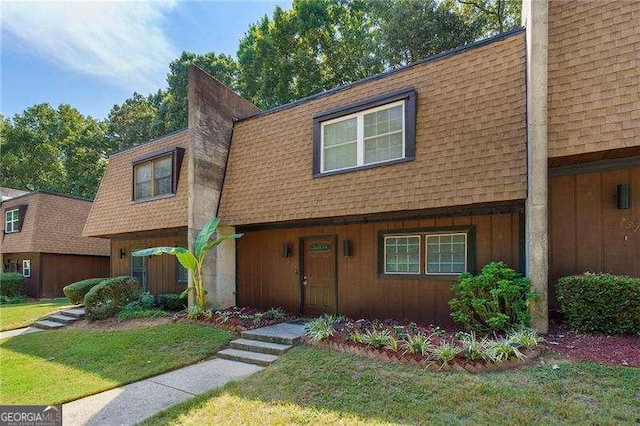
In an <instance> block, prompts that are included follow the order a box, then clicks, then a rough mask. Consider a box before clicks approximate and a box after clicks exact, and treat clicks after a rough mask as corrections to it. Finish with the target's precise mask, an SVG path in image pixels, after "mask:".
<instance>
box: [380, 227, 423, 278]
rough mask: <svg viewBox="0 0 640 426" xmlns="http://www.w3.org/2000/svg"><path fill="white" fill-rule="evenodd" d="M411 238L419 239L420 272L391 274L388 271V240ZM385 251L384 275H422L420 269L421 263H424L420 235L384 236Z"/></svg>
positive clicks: (419, 269)
mask: <svg viewBox="0 0 640 426" xmlns="http://www.w3.org/2000/svg"><path fill="white" fill-rule="evenodd" d="M411 237H417V238H418V270H417V271H416V272H389V271H387V239H389V238H411ZM382 249H383V250H384V269H383V271H384V273H385V274H386V275H420V274H421V272H422V271H421V268H420V262H421V261H422V243H421V237H420V234H396V235H385V236H384V247H383V248H382Z"/></svg>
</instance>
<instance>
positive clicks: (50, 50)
mask: <svg viewBox="0 0 640 426" xmlns="http://www.w3.org/2000/svg"><path fill="white" fill-rule="evenodd" d="M1 7H2V10H1V13H0V17H1V20H0V22H1V24H2V31H3V32H6V33H5V34H4V37H3V38H4V40H3V43H6V42H7V39H11V38H14V42H15V41H17V42H18V43H19V44H20V46H21V47H22V48H23V49H28V50H30V53H32V54H35V55H40V56H43V57H45V58H46V59H48V60H50V61H52V62H55V63H56V64H58V65H59V66H62V67H64V68H66V69H69V70H70V71H75V72H80V73H84V74H89V75H94V76H97V77H100V78H104V79H106V80H108V81H109V82H112V83H115V84H118V85H120V86H122V87H124V88H126V89H129V90H132V91H133V90H136V91H138V92H142V93H148V92H151V91H154V90H156V89H158V88H160V87H163V86H165V85H166V84H165V81H164V80H165V76H166V73H167V71H168V65H169V62H170V61H171V60H173V59H175V58H176V57H177V56H178V53H177V52H176V50H175V49H174V48H173V46H172V45H171V42H170V40H168V38H167V37H166V36H165V34H164V33H163V28H162V24H163V19H164V16H165V14H166V13H168V12H169V11H171V10H172V9H173V8H174V7H175V2H174V1H171V2H169V1H158V2H148V1H137V2H108V1H100V2H91V3H89V2H72V1H66V2H47V1H36V2H6V1H2V5H1ZM8 34H10V35H11V36H12V37H6V36H7V35H8ZM5 47H6V46H5Z"/></svg>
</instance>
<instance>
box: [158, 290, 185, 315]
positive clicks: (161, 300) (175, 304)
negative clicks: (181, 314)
mask: <svg viewBox="0 0 640 426" xmlns="http://www.w3.org/2000/svg"><path fill="white" fill-rule="evenodd" d="M158 305H160V309H164V310H165V311H181V310H183V309H184V308H186V307H187V295H184V296H182V295H180V294H173V293H169V294H161V295H159V296H158Z"/></svg>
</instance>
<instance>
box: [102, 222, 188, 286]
mask: <svg viewBox="0 0 640 426" xmlns="http://www.w3.org/2000/svg"><path fill="white" fill-rule="evenodd" d="M160 246H168V247H178V246H179V247H187V230H186V229H181V230H175V231H171V232H168V233H167V232H165V233H158V234H143V235H133V234H132V235H125V236H123V237H122V238H118V239H112V240H111V276H114V277H115V276H119V275H130V274H131V252H132V251H135V250H140V249H143V248H149V247H160ZM120 249H123V250H124V252H125V257H124V258H123V259H120ZM147 287H148V290H149V291H150V292H151V293H152V294H155V295H158V294H164V293H181V292H182V291H184V289H185V288H186V284H177V283H176V258H175V256H170V255H161V256H150V257H149V258H148V260H147Z"/></svg>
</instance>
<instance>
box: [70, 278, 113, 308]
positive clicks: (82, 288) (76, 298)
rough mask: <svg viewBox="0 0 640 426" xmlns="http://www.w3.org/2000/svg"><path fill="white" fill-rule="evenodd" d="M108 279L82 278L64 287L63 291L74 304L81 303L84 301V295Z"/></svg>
mask: <svg viewBox="0 0 640 426" xmlns="http://www.w3.org/2000/svg"><path fill="white" fill-rule="evenodd" d="M106 279H107V278H89V279H88V280H82V281H78V282H75V283H72V284H69V285H68V286H66V287H65V288H63V289H62V291H63V292H64V295H65V296H67V297H68V298H69V300H70V301H71V303H73V304H74V305H79V304H80V303H82V302H83V301H84V296H86V295H87V293H89V290H91V289H92V288H93V287H95V286H97V285H98V284H100V283H101V282H102V281H104V280H106Z"/></svg>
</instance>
